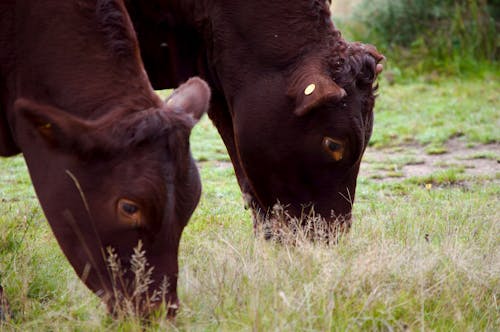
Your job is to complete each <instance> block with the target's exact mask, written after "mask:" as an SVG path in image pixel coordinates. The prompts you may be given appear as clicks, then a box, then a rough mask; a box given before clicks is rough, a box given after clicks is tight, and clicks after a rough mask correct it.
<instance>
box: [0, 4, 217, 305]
mask: <svg viewBox="0 0 500 332" xmlns="http://www.w3.org/2000/svg"><path fill="white" fill-rule="evenodd" d="M0 94H1V99H0V155H1V156H11V155H15V154H17V153H19V152H22V153H23V155H24V158H25V160H26V163H27V166H28V169H29V173H30V176H31V179H32V181H33V185H34V187H35V190H36V193H37V196H38V198H39V200H40V203H41V205H42V208H43V210H44V213H45V216H46V217H47V220H48V221H49V223H50V226H51V228H52V231H53V232H54V234H55V236H56V238H57V241H58V242H59V245H60V246H61V248H62V250H63V252H64V254H65V255H66V257H67V258H68V260H69V261H70V263H71V265H72V266H73V268H74V269H75V271H76V273H77V274H78V275H79V276H80V277H81V278H82V279H83V281H84V283H85V284H86V285H87V286H88V287H89V288H90V289H91V290H92V291H94V292H95V293H96V294H98V295H99V296H101V297H102V298H103V300H105V302H106V303H107V305H108V307H109V308H110V309H111V310H113V309H114V308H117V307H116V306H115V305H117V304H118V303H123V301H120V300H122V299H124V298H125V297H127V298H128V299H129V300H131V301H133V303H134V305H137V306H138V308H139V310H138V311H139V313H145V312H148V311H149V309H150V308H151V307H154V306H155V305H156V304H157V302H155V301H158V300H161V299H160V296H156V297H155V298H151V297H152V296H153V295H154V291H155V290H159V289H160V288H161V287H160V286H162V285H164V282H165V281H167V282H168V288H165V287H163V288H162V290H163V291H165V292H166V294H165V299H166V301H167V302H169V303H170V304H171V307H170V308H171V312H172V311H175V308H176V306H177V301H178V300H177V294H176V288H177V286H176V285H177V273H178V261H177V253H178V246H179V240H180V237H181V232H182V230H183V228H184V226H185V225H186V223H187V222H188V219H189V217H190V216H191V214H192V212H193V210H194V208H195V206H196V205H197V203H198V201H199V197H200V190H201V184H200V179H199V175H198V170H197V168H196V165H195V163H194V161H193V159H192V157H191V154H190V150H189V141H188V139H189V135H190V132H191V129H192V127H193V125H194V124H195V123H196V122H197V121H198V120H199V119H200V117H201V116H202V115H203V113H204V112H205V111H206V110H207V108H208V102H209V97H210V90H209V88H208V86H207V85H206V83H204V82H203V81H202V80H200V79H197V78H196V79H192V80H190V81H188V82H187V83H186V84H185V85H183V86H181V87H180V88H179V89H178V90H176V91H175V92H174V93H173V95H172V96H171V97H170V99H169V100H168V101H167V102H165V103H164V102H162V101H161V100H160V99H159V97H158V96H157V95H156V94H155V93H154V91H153V90H152V88H151V85H150V83H149V81H148V78H147V76H146V73H145V71H144V68H143V66H142V63H141V60H140V56H139V49H138V45H137V39H136V36H135V32H134V31H133V28H132V25H131V23H130V19H129V17H128V14H127V12H126V10H125V7H124V4H123V1H122V0H97V1H95V0H71V1H70V0H66V1H59V0H45V1H33V0H7V1H2V2H1V3H0ZM139 242H141V244H142V250H144V251H145V253H146V255H145V257H146V259H147V261H148V263H149V267H150V268H153V271H152V275H150V277H151V278H152V279H153V282H152V283H151V284H149V285H147V284H148V282H147V281H146V282H145V283H146V286H149V287H146V289H145V291H144V292H139V293H137V290H138V288H137V287H136V286H137V285H134V275H133V273H132V272H131V266H130V265H131V263H130V257H131V254H132V253H133V249H134V247H136V246H137V245H138V243H139ZM109 247H111V248H114V255H113V256H114V260H115V266H116V263H117V261H116V260H117V259H119V260H121V264H122V267H123V270H122V271H124V270H125V269H126V273H125V274H124V275H123V276H119V277H117V278H114V277H113V276H112V274H113V273H115V272H117V271H110V270H109V268H108V266H107V264H106V260H107V259H108V258H109V257H107V253H106V249H107V248H109ZM111 272H113V273H111ZM115 276H116V274H115ZM142 286H144V285H142ZM134 287H135V291H136V293H133V292H134ZM156 295H158V294H156ZM148 302H149V303H148Z"/></svg>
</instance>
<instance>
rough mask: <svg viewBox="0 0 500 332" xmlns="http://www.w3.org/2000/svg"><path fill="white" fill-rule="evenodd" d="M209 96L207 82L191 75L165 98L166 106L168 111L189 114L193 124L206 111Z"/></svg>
mask: <svg viewBox="0 0 500 332" xmlns="http://www.w3.org/2000/svg"><path fill="white" fill-rule="evenodd" d="M210 96H211V92H210V88H209V87H208V85H207V83H205V81H203V80H202V79H200V78H198V77H193V78H190V79H189V80H188V81H187V82H186V83H184V84H182V85H181V86H180V87H178V88H177V89H175V91H174V92H173V93H172V95H171V96H170V97H169V98H168V99H167V100H166V106H167V109H168V110H169V111H174V112H179V113H180V112H182V113H184V114H189V115H190V116H191V117H192V119H193V122H192V125H193V126H194V125H195V124H196V123H197V122H198V121H199V120H200V119H201V117H202V116H203V114H205V113H206V112H207V111H208V107H209V103H210Z"/></svg>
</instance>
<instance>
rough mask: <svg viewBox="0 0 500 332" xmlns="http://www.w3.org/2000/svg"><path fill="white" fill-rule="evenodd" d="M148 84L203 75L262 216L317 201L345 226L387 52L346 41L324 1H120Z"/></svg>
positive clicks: (213, 110) (297, 211)
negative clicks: (278, 208) (126, 10)
mask: <svg viewBox="0 0 500 332" xmlns="http://www.w3.org/2000/svg"><path fill="white" fill-rule="evenodd" d="M126 3H127V6H128V8H129V13H130V14H131V16H132V21H133V23H134V25H135V28H136V31H137V34H138V38H139V44H140V47H141V52H142V55H143V59H144V62H145V67H146V69H147V70H148V73H149V77H150V79H151V82H152V83H153V86H155V87H156V88H165V87H172V86H175V85H176V84H177V83H178V82H181V81H183V80H184V79H185V78H186V77H188V76H191V75H195V74H196V75H201V76H202V77H204V78H205V79H206V80H207V81H208V82H209V84H210V86H211V88H212V103H211V107H210V109H209V113H208V114H209V116H210V118H211V119H212V121H213V123H214V124H215V125H216V127H217V129H218V130H219V133H220V134H221V136H222V138H223V140H224V143H225V145H226V147H227V150H228V152H229V155H230V156H231V160H232V163H233V165H234V168H235V171H236V175H237V178H238V181H239V185H240V187H241V189H242V191H243V193H244V196H245V197H246V198H247V199H249V201H250V202H251V204H252V205H253V206H254V207H255V208H256V210H257V211H264V212H265V211H269V209H270V208H271V207H273V205H274V204H275V203H276V202H277V201H279V202H281V203H282V204H283V205H285V206H287V207H288V212H289V214H291V215H292V216H300V215H301V213H302V212H303V211H304V207H306V206H311V204H312V205H313V206H314V208H315V210H316V212H318V213H319V214H321V216H322V217H324V218H325V219H326V220H327V221H328V222H329V223H330V224H338V223H343V222H345V224H346V225H350V219H351V209H352V204H353V201H354V193H355V189H356V178H357V175H358V170H359V166H360V161H361V157H362V155H363V152H364V150H365V148H366V146H367V144H368V141H369V139H370V136H371V132H372V126H373V123H372V122H373V113H372V112H373V106H374V100H375V98H374V91H375V88H374V86H373V84H374V81H375V79H376V76H377V74H378V73H379V72H380V71H381V70H382V65H381V64H380V61H382V59H383V56H382V55H380V54H379V53H378V52H377V51H376V49H375V48H374V47H373V46H370V45H362V44H359V43H347V42H346V41H345V40H343V39H342V37H341V35H340V32H339V31H338V30H336V29H335V27H334V25H333V23H332V21H331V18H330V11H329V7H328V5H327V3H326V2H325V1H324V0H295V1H288V0H286V1H285V0H274V1H269V0H253V1H248V0H240V1H238V0H182V1H181V0H155V1H139V0H127V1H126Z"/></svg>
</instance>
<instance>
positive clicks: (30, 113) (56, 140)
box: [14, 98, 90, 150]
mask: <svg viewBox="0 0 500 332" xmlns="http://www.w3.org/2000/svg"><path fill="white" fill-rule="evenodd" d="M14 108H15V111H16V112H17V113H18V114H21V115H22V116H23V117H24V118H25V119H26V120H28V122H29V123H30V124H31V125H32V126H33V127H34V128H35V130H36V131H37V132H38V133H39V134H40V136H41V137H42V138H43V139H44V140H45V141H46V142H47V143H48V144H49V145H50V146H52V147H55V148H73V147H77V149H78V150H81V149H85V146H87V145H88V144H87V143H89V142H86V141H87V140H86V139H83V140H81V139H79V138H82V137H88V133H89V132H90V126H89V125H88V124H86V123H85V121H84V120H82V119H79V118H77V117H75V116H73V115H71V114H69V113H67V112H65V111H63V110H61V109H59V108H57V107H53V106H50V105H46V104H40V103H38V102H35V101H33V100H29V99H25V98H20V99H18V100H16V102H15V104H14Z"/></svg>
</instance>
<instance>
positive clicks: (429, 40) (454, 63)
mask: <svg viewBox="0 0 500 332" xmlns="http://www.w3.org/2000/svg"><path fill="white" fill-rule="evenodd" d="M499 7H500V6H499V5H498V4H497V1H495V2H494V3H488V1H487V0H364V1H362V2H361V3H360V4H359V6H358V7H357V8H356V9H355V10H354V12H353V14H352V17H351V19H350V20H349V21H350V23H351V24H350V25H349V29H350V33H351V34H352V35H353V37H354V38H355V39H358V40H362V41H366V42H369V43H372V44H375V45H377V47H378V48H379V49H381V50H382V51H383V52H384V53H385V54H386V55H387V56H388V58H389V59H390V61H391V62H392V63H393V65H394V64H396V66H399V67H401V68H411V71H416V72H418V73H421V72H425V71H435V70H437V71H439V72H449V73H454V74H455V73H463V72H466V71H474V70H476V69H477V68H478V67H481V66H484V65H486V66H493V67H495V66H497V61H498V56H499V45H500V38H499V37H498V36H497V30H498V27H499V20H498V19H499V13H500V10H499Z"/></svg>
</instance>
